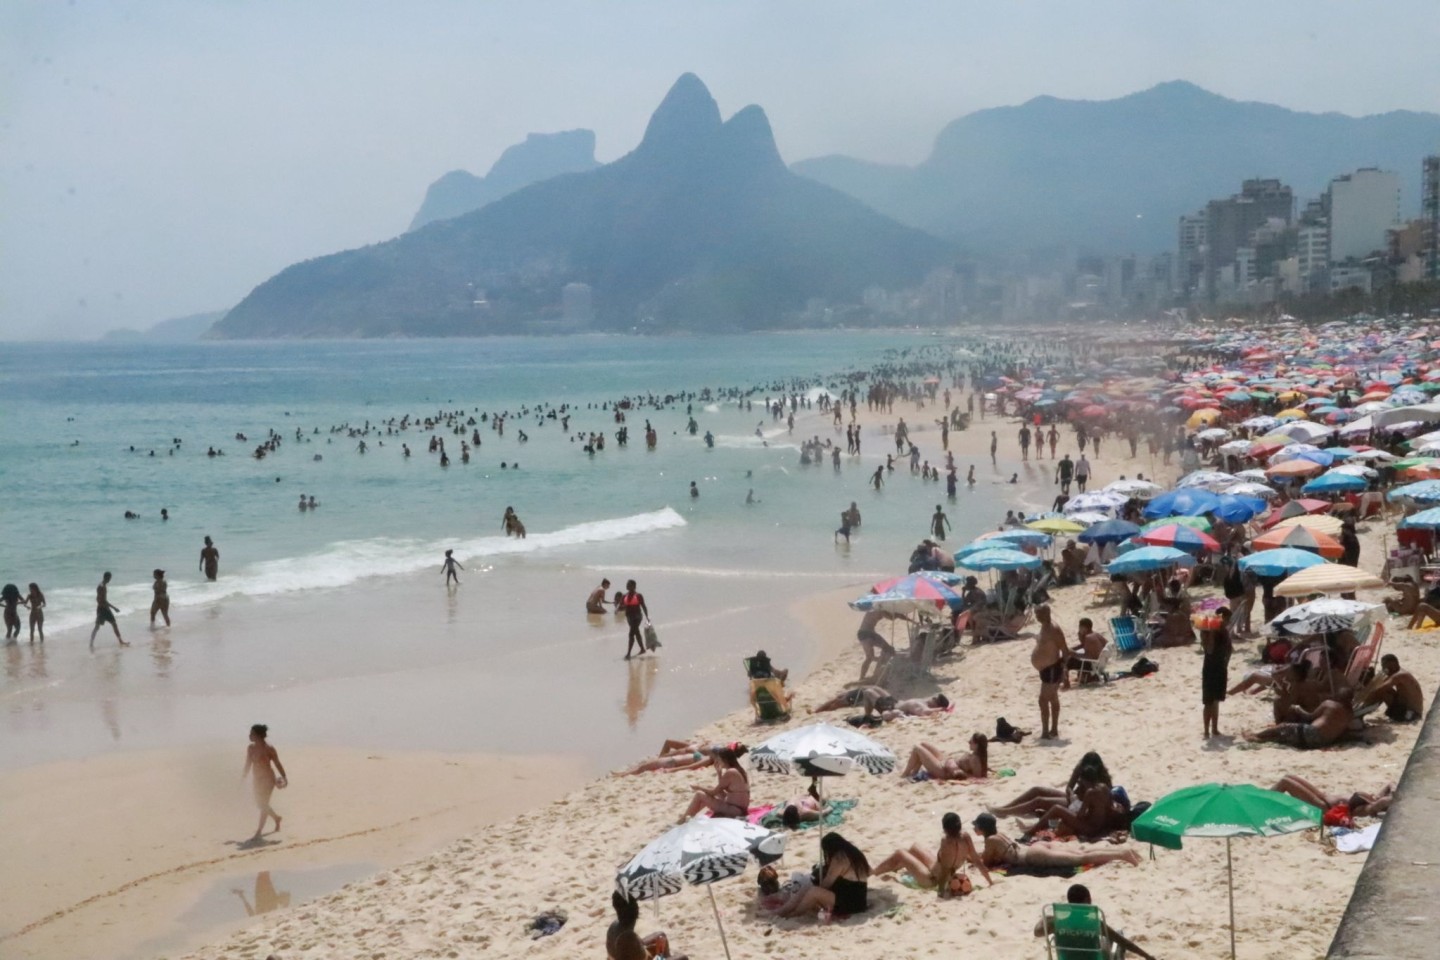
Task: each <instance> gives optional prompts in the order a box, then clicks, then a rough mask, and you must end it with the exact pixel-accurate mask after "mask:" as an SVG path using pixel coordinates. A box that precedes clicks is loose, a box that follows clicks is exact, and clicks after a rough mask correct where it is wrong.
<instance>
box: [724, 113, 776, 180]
mask: <svg viewBox="0 0 1440 960" xmlns="http://www.w3.org/2000/svg"><path fill="white" fill-rule="evenodd" d="M721 137H722V138H723V142H724V144H725V148H726V150H727V152H728V153H729V154H730V156H731V157H733V158H735V159H737V160H740V161H743V162H745V163H747V164H749V165H752V166H754V167H755V168H759V169H763V168H767V167H768V168H772V169H779V170H784V169H785V161H784V160H782V159H780V149H779V148H778V147H776V146H775V133H774V131H772V130H771V129H770V118H769V117H767V116H765V111H764V110H762V109H761V108H760V107H758V106H756V105H755V104H753V103H752V104H750V105H749V106H748V107H745V108H744V109H743V110H741V111H740V112H739V113H737V114H735V116H733V117H731V118H730V119H729V120H726V121H725V123H724V124H723V125H722V126H721Z"/></svg>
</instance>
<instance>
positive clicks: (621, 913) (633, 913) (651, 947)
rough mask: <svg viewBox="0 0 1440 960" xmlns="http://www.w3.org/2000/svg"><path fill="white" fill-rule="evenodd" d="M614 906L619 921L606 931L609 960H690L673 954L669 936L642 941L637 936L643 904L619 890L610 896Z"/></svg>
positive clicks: (655, 935) (611, 903)
mask: <svg viewBox="0 0 1440 960" xmlns="http://www.w3.org/2000/svg"><path fill="white" fill-rule="evenodd" d="M610 905H611V906H613V907H614V908H615V921H614V922H613V923H611V924H610V929H609V930H607V931H605V956H606V957H608V958H609V960H650V958H651V957H664V958H665V960H688V958H687V957H684V956H681V955H680V954H672V953H671V952H670V938H669V937H667V936H666V935H665V934H663V933H652V934H650V936H648V937H641V936H640V934H638V933H636V932H635V924H636V923H638V922H639V921H640V902H639V901H638V900H636V899H635V898H634V897H627V896H626V895H625V894H623V893H621V892H620V891H618V890H617V891H615V892H614V893H612V894H611V895H610Z"/></svg>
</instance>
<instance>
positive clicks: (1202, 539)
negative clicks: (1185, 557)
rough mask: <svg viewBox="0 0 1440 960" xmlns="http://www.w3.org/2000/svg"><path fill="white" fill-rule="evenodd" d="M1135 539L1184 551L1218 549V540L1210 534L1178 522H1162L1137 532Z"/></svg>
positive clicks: (1196, 551) (1193, 551) (1198, 551)
mask: <svg viewBox="0 0 1440 960" xmlns="http://www.w3.org/2000/svg"><path fill="white" fill-rule="evenodd" d="M1135 539H1136V540H1139V541H1140V542H1141V543H1148V544H1150V545H1151V546H1153V547H1174V548H1175V549H1176V550H1184V551H1185V552H1186V553H1205V552H1206V551H1212V552H1213V551H1218V550H1219V549H1220V543H1219V541H1217V540H1216V539H1215V538H1214V537H1212V536H1210V534H1208V533H1203V532H1201V531H1199V530H1195V529H1192V528H1191V527H1182V526H1181V525H1180V524H1178V523H1167V524H1162V525H1160V526H1158V527H1155V528H1154V529H1152V530H1146V531H1144V532H1143V533H1140V534H1137V535H1136V537H1135Z"/></svg>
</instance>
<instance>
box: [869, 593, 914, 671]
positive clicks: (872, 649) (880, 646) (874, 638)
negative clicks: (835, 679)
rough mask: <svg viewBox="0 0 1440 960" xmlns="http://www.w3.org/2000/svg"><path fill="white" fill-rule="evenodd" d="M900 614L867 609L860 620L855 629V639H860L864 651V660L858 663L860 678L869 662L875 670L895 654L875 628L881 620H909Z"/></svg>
mask: <svg viewBox="0 0 1440 960" xmlns="http://www.w3.org/2000/svg"><path fill="white" fill-rule="evenodd" d="M909 619H910V618H909V617H906V616H904V615H902V614H898V613H891V612H890V611H889V610H867V611H865V616H864V617H862V618H861V620H860V629H859V630H857V631H855V639H857V640H859V641H860V646H861V648H862V649H863V650H864V651H865V660H864V662H862V663H861V664H860V679H861V680H864V679H865V674H866V673H868V672H869V670H870V664H872V663H874V664H875V670H876V672H879V670H880V668H881V667H883V666H885V664H886V663H887V662H889V660H890V658H891V657H893V656H895V648H894V647H892V646H891V645H890V644H889V643H888V642H886V640H885V638H884V637H882V636H880V633H879V631H878V630H876V629H875V628H876V627H877V626H878V625H879V624H880V621H882V620H909Z"/></svg>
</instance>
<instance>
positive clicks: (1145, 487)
mask: <svg viewBox="0 0 1440 960" xmlns="http://www.w3.org/2000/svg"><path fill="white" fill-rule="evenodd" d="M1164 489H1165V488H1164V487H1162V486H1160V484H1158V483H1151V482H1150V481H1149V480H1113V481H1111V482H1110V483H1107V484H1105V486H1104V487H1102V488H1101V489H1100V492H1101V493H1114V494H1117V495H1119V496H1122V497H1134V498H1135V499H1137V500H1149V499H1150V498H1151V497H1153V496H1155V494H1157V493H1159V492H1160V491H1162V490H1164Z"/></svg>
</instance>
